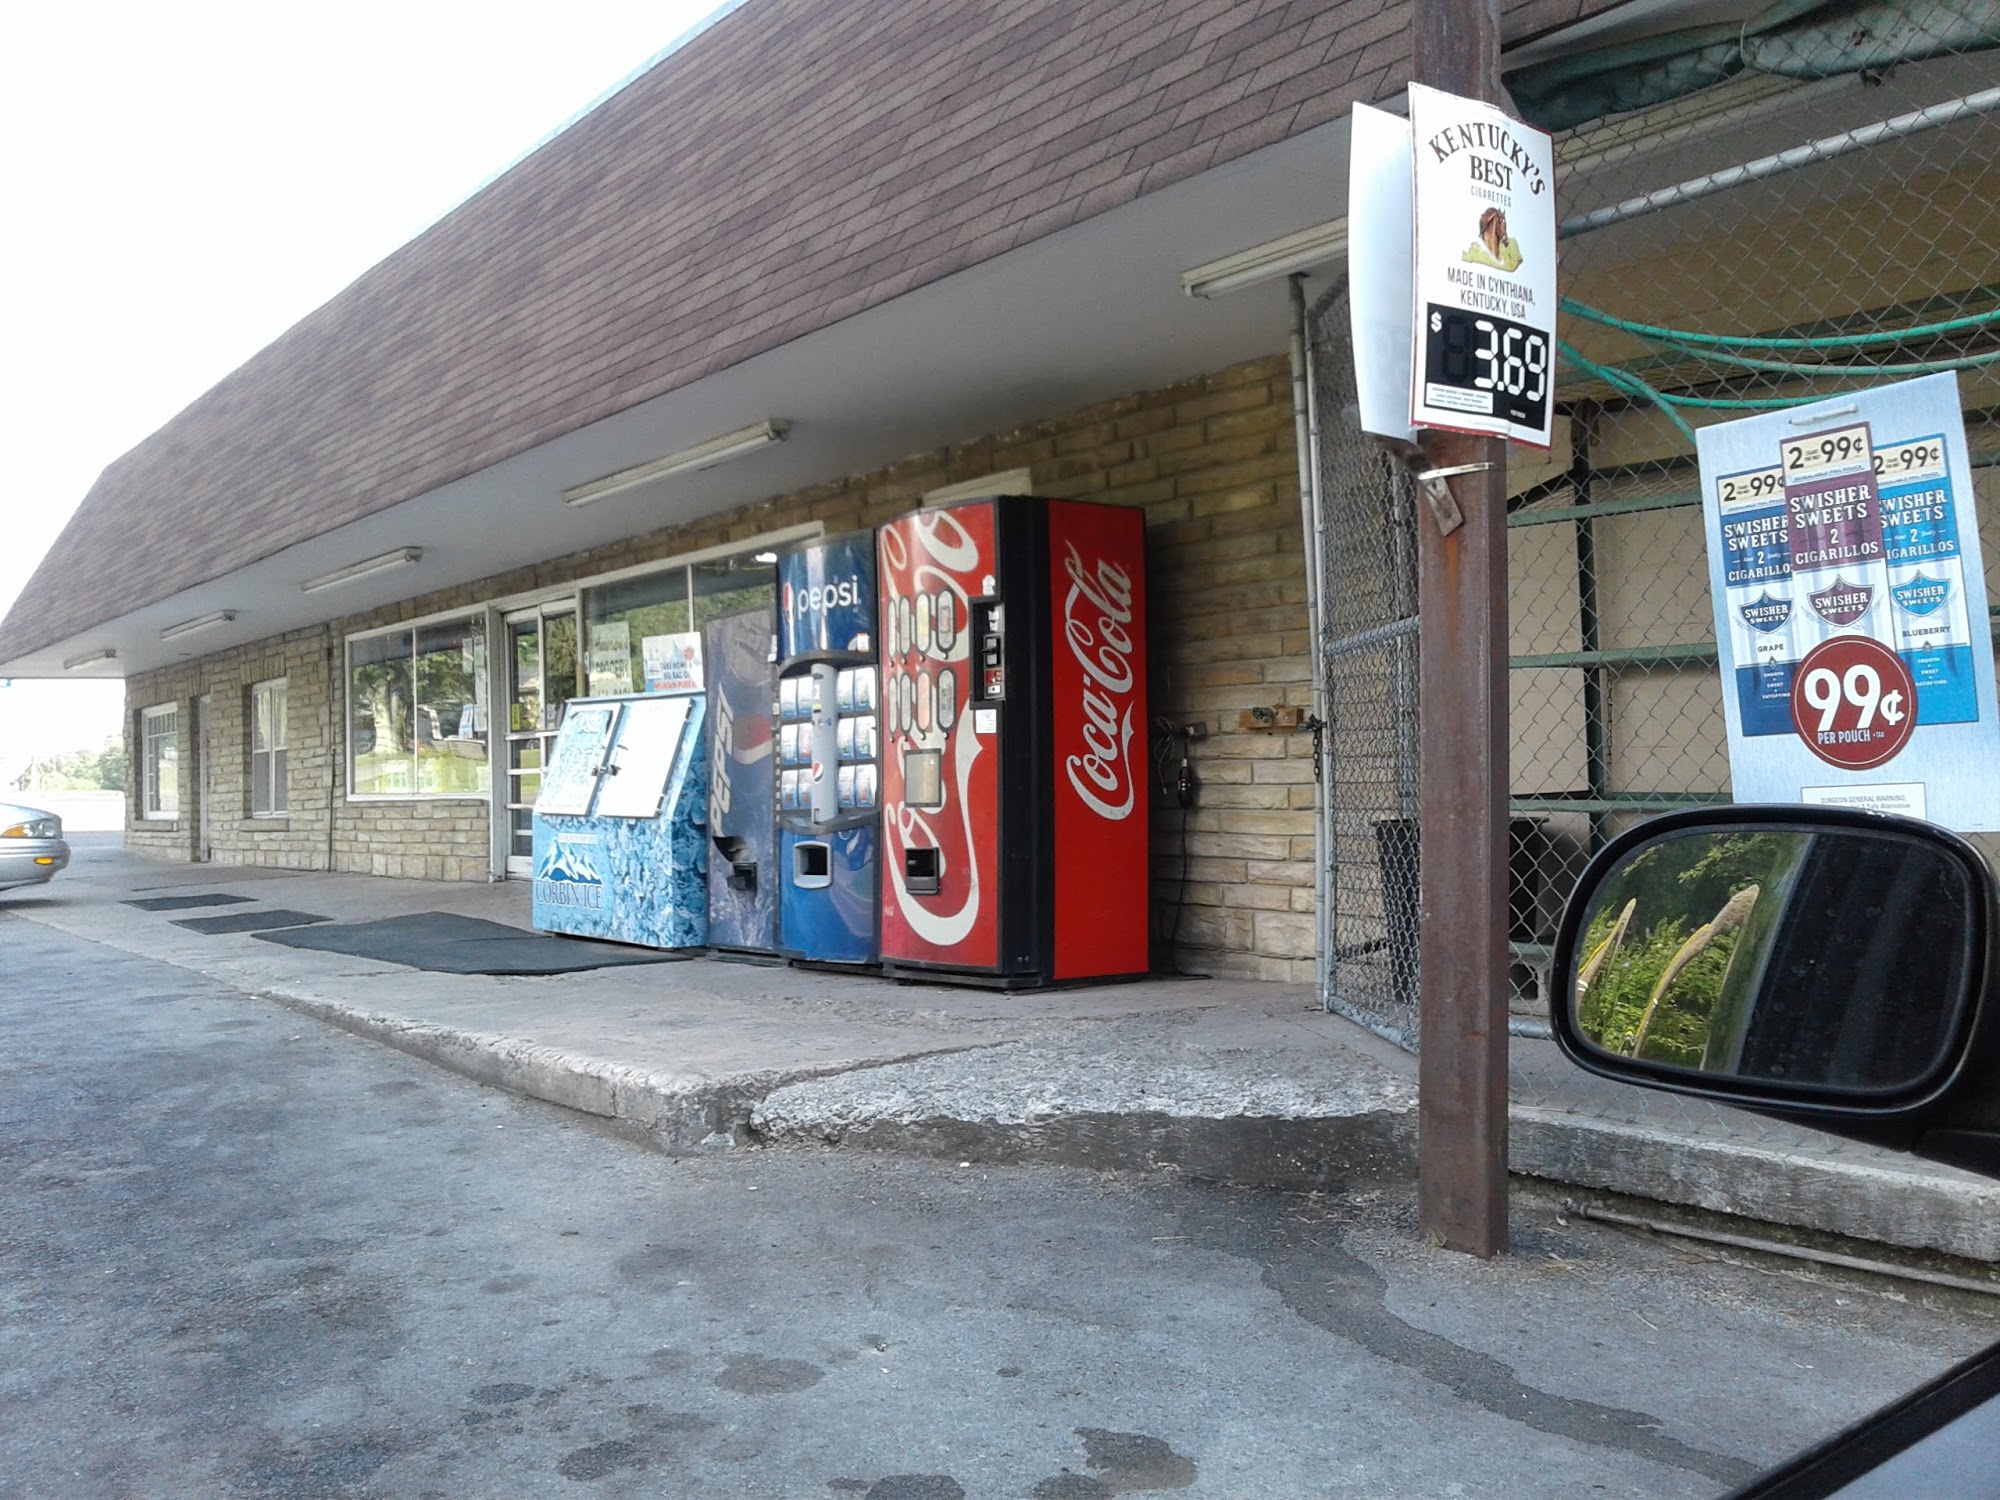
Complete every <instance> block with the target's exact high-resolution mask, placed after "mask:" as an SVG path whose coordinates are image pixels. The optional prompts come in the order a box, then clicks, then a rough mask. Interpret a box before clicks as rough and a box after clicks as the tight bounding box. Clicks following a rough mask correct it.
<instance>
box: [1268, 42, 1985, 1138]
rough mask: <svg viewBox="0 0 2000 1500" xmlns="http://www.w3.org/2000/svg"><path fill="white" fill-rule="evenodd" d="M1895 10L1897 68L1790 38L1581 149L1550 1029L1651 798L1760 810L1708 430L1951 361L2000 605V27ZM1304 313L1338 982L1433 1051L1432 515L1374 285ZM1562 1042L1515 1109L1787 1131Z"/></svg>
mask: <svg viewBox="0 0 2000 1500" xmlns="http://www.w3.org/2000/svg"><path fill="white" fill-rule="evenodd" d="M1877 9H1880V7H1877ZM1897 9H1898V10H1899V24H1900V26H1901V31H1900V32H1899V33H1898V38H1899V39H1891V40H1895V44H1896V46H1897V47H1898V48H1899V49H1900V50H1899V51H1898V52H1897V53H1896V55H1895V56H1894V57H1890V56H1887V55H1886V54H1882V56H1881V57H1879V58H1878V64H1879V65H1871V66H1865V67H1859V68H1847V69H1844V70H1842V71H1838V72H1836V73H1835V74H1834V76H1821V75H1823V74H1824V73H1825V72H1827V71H1828V64H1827V62H1826V58H1825V56H1824V55H1823V51H1822V52H1814V51H1813V50H1811V49H1812V47H1814V46H1819V45H1820V44H1821V42H1823V38H1822V37H1820V36H1819V34H1818V33H1815V34H1814V36H1813V37H1812V38H1809V39H1808V40H1807V41H1800V42H1796V43H1789V42H1787V41H1786V39H1785V38H1783V37H1777V38H1774V39H1769V45H1768V46H1767V47H1766V48H1765V50H1764V52H1763V53H1762V54H1761V55H1760V63H1759V66H1758V67H1756V68H1750V69H1744V70H1740V71H1738V72H1736V73H1735V74H1734V75H1733V76H1730V77H1727V78H1724V79H1723V80H1722V81H1719V82H1716V83H1714V84H1711V85H1710V86H1708V87H1706V88H1703V89H1701V90H1699V91H1698V92H1695V93H1691V94H1688V95H1685V96H1684V97H1680V98H1677V99H1674V100H1673V101H1672V102H1670V103H1665V104H1660V105H1656V106H1653V107H1649V108H1644V109H1639V110H1636V111H1631V112H1628V113H1626V114H1623V115H1619V116H1615V117H1612V118H1610V119H1608V120H1603V119H1600V120H1597V121H1594V122H1592V123H1589V124H1586V125H1582V126H1579V127H1577V128H1574V129H1571V130H1569V131H1567V132H1565V133H1563V134H1561V135H1559V136H1558V140H1557V168H1558V171H1557V181H1558V191H1559V194H1560V203H1561V211H1562V213H1563V215H1564V230H1563V236H1564V238H1563V246H1562V262H1561V286H1562V291H1563V294H1564V298H1565V304H1564V313H1563V317H1562V319H1561V323H1560V327H1559V334H1560V338H1561V341H1562V363H1561V374H1560V380H1559V383H1558V387H1557V398H1558V406H1557V417H1556V422H1555V437H1554V445H1553V447H1552V449H1551V450H1550V452H1549V453H1547V454H1546V455H1543V454H1540V453H1537V452H1535V451H1533V450H1529V449H1524V448H1519V447H1516V448H1515V449H1514V451H1513V455H1512V459H1511V463H1510V468H1509V474H1508V488H1509V500H1508V528H1509V532H1508V536H1509V547H1508V567H1509V580H1510V595H1509V609H1510V622H1511V640H1510V647H1509V649H1510V655H1511V665H1512V672H1511V687H1512V693H1511V729H1512V760H1511V767H1510V775H1511V793H1512V802H1511V808H1512V814H1513V821H1512V846H1513V847H1512V860H1511V866H1512V882H1513V895H1512V903H1511V904H1512V910H1511V911H1510V943H1511V950H1512V956H1513V959H1514V965H1513V973H1512V975H1511V989H1512V995H1511V1000H1512V1004H1513V1008H1514V1010H1515V1012H1516V1014H1517V1015H1518V1016H1519V1017H1520V1019H1521V1022H1522V1023H1523V1024H1522V1025H1521V1026H1520V1027H1519V1028H1518V1030H1519V1031H1521V1032H1525V1033H1532V1032H1533V1031H1534V1030H1535V1029H1536V1027H1535V1020H1536V1018H1539V1017H1540V1016H1542V1015H1544V1014H1545V1013H1546V1012H1545V1006H1546V998H1545V996H1544V994H1543V990H1544V989H1545V986H1546V976H1547V968H1548V962H1549V958H1550V947H1549V944H1550V941H1551V938H1552V934H1553V927H1554V923H1555V919H1556V916H1557V914H1558V913H1559V910H1560V907H1561V904H1562V901H1563V898H1564V897H1565V896H1566V895H1567V893H1568V891H1569V890H1570V889H1571V888H1572V886H1573V885H1574V883H1575V880H1576V877H1577V875H1578V873H1579V871H1580V870H1581V868H1582V865H1583V862H1584V861H1585V860H1586V859H1587V858H1588V857H1589V855H1590V853H1591V852H1592V851H1593V850H1594V849H1595V848H1597V847H1599V846H1600V845H1601V844H1602V843H1603V842H1604V841H1605V840H1606V839H1607V838H1609V837H1610V836H1611V835H1613V834H1615V833H1616V832H1618V831H1619V830H1621V829H1623V828H1625V827H1628V826H1630V825H1631V824H1632V823H1633V822H1635V821H1637V820H1639V819H1642V818H1644V817H1646V816H1648V815H1650V814H1653V813H1657V812H1662V811H1666V810H1669V809H1674V808H1682V807H1694V806H1702V805H1707V804H1714V803H1725V802H1728V801H1729V800H1730V776H1729V763H1728V754H1727V745H1726V740H1725V733H1724V723H1723V710H1722V683H1721V681H1720V678H1719V675H1718V672H1719V669H1718V656H1717V649H1716V640H1715V617H1714V612H1713V607H1712V604H1711V600H1710V597H1709V588H1708V565H1707V558H1706V551H1705V544H1704V540H1703V529H1702V510H1701V494H1700V485H1699V477H1698V472H1697V466H1696V461H1695V444H1694V438H1693V434H1694V430H1695V429H1696V428H1698V427H1700V426H1702V425H1704V424H1706V423H1708V422H1713V421H1722V420H1729V419H1732V418H1736V417H1741V416H1745V415H1748V414H1750V413H1752V412H1755V411H1758V410H1766V409H1773V408H1777V407H1782V406H1786V405H1792V404H1798V403H1802V402H1806V401H1812V400H1820V399H1823V398H1825V397H1827V396H1831V395H1835V394H1838V393H1842V392H1850V391H1855V390H1859V389H1864V388H1866V387H1869V386H1871V385H1875V384H1878V383H1882V382H1886V381H1891V380H1900V379H1905V378H1909V377H1910V376H1913V375H1916V374H1920V373H1928V372H1931V371H1934V370H1946V369H1948V370H1952V371H1954V372H1955V373H1956V375H1957V379H1958V383H1959V391H1960V397H1961V401H1962V404H1963V407H1964V410H1965V414H1966V428H1967V438H1968V441H1969V446H1970V449H1971V452H1972V455H1973V464H1974V474H1975V481H1976V482H1975V486H1974V488H1975V492H1976V493H1975V496H1973V497H1961V498H1960V500H1959V504H1960V506H1961V515H1962V516H1963V515H1964V514H1965V513H1966V511H1968V510H1974V509H1976V513H1977V517H1978V523H1979V527H1980V532H1981V539H1982V544H1983V550H1984V552H1985V561H1986V567H1987V580H1988V590H1989V593H1995V592H1996V591H1995V583H1996V580H2000V573H1996V569H1995V562H1996V559H2000V533H1996V515H2000V181H1996V168H1995V163H1996V162H2000V90H1995V89H1994V88H1993V80H1994V78H1995V76H1996V71H2000V52H1996V51H1993V50H1974V49H1975V48H1976V47H1979V46H1990V45H1991V44H1992V42H1994V41H2000V37H1994V38H1991V39H1984V38H1982V37H1981V36H1979V35H1975V34H1973V33H1969V32H1968V31H1967V30H1966V25H1965V13H1966V8H1965V7H1963V6H1946V5H1939V6H1936V7H1935V8H1934V9H1933V8H1932V7H1926V6H1913V7H1900V8H1897ZM1933 13H1934V14H1935V16H1936V17H1937V20H1936V25H1935V28H1934V30H1933V31H1931V32H1928V33H1927V32H1926V31H1925V22H1926V17H1927V16H1930V15H1932V14H1933ZM1983 24H1985V25H1986V26H1987V27H1988V28H1989V29H1990V28H1991V27H1992V25H1993V22H1992V20H1991V18H1989V19H1988V20H1987V21H1986V22H1985V23H1983ZM1975 29H1976V28H1975ZM1889 45H1890V42H1889V41H1888V40H1883V41H1881V43H1880V46H1878V47H1877V49H1876V50H1877V53H1882V49H1883V48H1886V47H1888V46H1889ZM1788 46H1790V47H1791V48H1792V50H1791V51H1790V52H1788V51H1787V50H1786V48H1787V47H1788ZM1899 59H1909V60H1899ZM1809 143H1818V144H1817V145H1816V146H1814V148H1813V149H1811V150H1804V151H1802V150H1799V149H1798V148H1801V147H1804V146H1807V145H1808V144H1809ZM1781 153H1782V154H1783V155H1782V156H1781ZM1753 163H1754V164H1757V165H1754V166H1749V164H1753ZM1746 166H1748V167H1749V169H1748V170H1745V168H1746ZM1663 189H1670V190H1672V191H1666V192H1663V191H1662V190H1663ZM1307 323H1308V327H1307V334H1308V339H1309V344H1310V351H1311V372H1312V377H1313V403H1314V408H1315V419H1316V425H1317V430H1318V434H1319V441H1318V444H1317V449H1318V451H1317V454H1316V460H1317V467H1318V471H1319V474H1318V478H1319V483H1320V517H1321V520H1320V526H1321V547H1320V555H1321V557H1322V559H1323V566H1322V570H1321V571H1322V578H1321V585H1320V597H1321V600H1322V609H1321V613H1322V626H1321V640H1322V652H1323V656H1324V661H1323V678H1322V691H1323V694H1324V700H1325V717H1326V719H1327V721H1328V728H1327V731H1326V733H1327V736H1328V739H1327V745H1326V757H1325V767H1326V769H1325V779H1326V785H1325V797H1324V803H1325V818H1326V839H1327V845H1326V849H1327V861H1328V869H1329V889H1328V901H1327V903H1326V910H1325V912H1324V914H1323V921H1324V924H1325V952H1326V953H1327V955H1328V959H1327V962H1326V965H1325V994H1324V999H1325V1001H1326V1003H1327V1005H1328V1006H1329V1007H1330V1008H1332V1009H1335V1010H1338V1011H1341V1012H1343V1013H1345V1014H1347V1015H1349V1016H1352V1017H1354V1018H1355V1019H1357V1020H1360V1021H1362V1022H1363V1023H1365V1024H1367V1025H1370V1026H1371V1027H1373V1028H1374V1029H1376V1030H1377V1031H1379V1032H1382V1033H1383V1034H1385V1035H1388V1036H1390V1037H1393V1038H1395V1039H1396V1040H1398V1041H1400V1042H1402V1043H1403V1044H1404V1045H1406V1046H1411V1047H1414V1045H1415V1042H1416V1029H1417V1028H1416V1019H1415V1000H1416V973H1417V967H1418V953H1417V935H1416V902H1415V884H1416V838H1415V819H1416V817H1417V815H1418V813H1419V809H1418V808H1417V807H1416V784H1417V769H1418V765H1419V761H1418V753H1419V749H1420V746H1421V736H1420V734H1419V726H1418V724H1417V717H1416V681H1417V678H1416V645H1417V641H1416V635H1415V632H1414V624H1413V620H1414V616H1415V614H1416V608H1415V572H1414V553H1415V510H1414V507H1413V505H1412V498H1411V485H1410V482H1409V480H1408V479H1407V477H1405V476H1404V475H1403V474H1402V473H1400V472H1399V471H1398V466H1397V465H1396V464H1394V462H1393V461H1392V460H1390V459H1388V458H1387V457H1385V456H1384V455H1383V454H1381V453H1380V452H1379V451H1377V450H1376V449H1375V447H1374V445H1373V444H1372V443H1371V442H1370V441H1369V440H1367V439H1365V438H1363V437H1362V436H1361V434H1360V433H1359V432H1358V431H1357V430H1356V427H1355V423H1354V419H1353V416H1352V414H1351V411H1350V408H1351V407H1352V404H1353V401H1354V396H1353V387H1352V382H1353V375H1352V368H1353V366H1352V358H1351V353H1350V350H1349V348H1348V338H1349V334H1348V312H1347V304H1346V300H1345V293H1344V290H1343V289H1341V288H1336V289H1335V291H1333V292H1332V293H1329V294H1328V295H1327V296H1326V297H1324V298H1322V299H1321V300H1320V302H1319V303H1318V304H1317V305H1315V306H1314V307H1313V308H1312V309H1310V311H1309V313H1308V318H1307ZM1547 1045H1548V1044H1546V1043H1544V1042H1535V1041H1532V1040H1527V1039H1525V1038H1523V1037H1519V1036H1517V1039H1516V1043H1515V1047H1514V1052H1515V1062H1516V1067H1515V1097H1516V1102H1517V1103H1527V1104H1533V1105H1539V1106H1543V1107H1552V1108H1561V1109H1579V1110H1588V1111H1590V1112H1592V1113H1607V1112H1613V1111H1624V1110H1627V1109H1631V1108H1635V1107H1636V1108H1641V1109H1644V1110H1646V1111H1648V1112H1650V1113H1654V1114H1657V1113H1659V1112H1661V1111H1678V1112H1679V1113H1680V1114H1681V1115H1682V1116H1683V1117H1684V1118H1683V1119H1682V1121H1681V1123H1682V1124H1683V1125H1684V1126H1685V1127H1686V1128H1688V1129H1691V1130H1695V1131H1699V1132H1713V1131H1721V1132H1723V1133H1736V1132H1739V1131H1742V1130H1755V1131H1761V1132H1763V1133H1765V1134H1768V1135H1774V1136H1775V1135H1789V1133H1788V1132H1785V1131H1784V1130H1783V1128H1782V1127H1778V1126H1772V1125H1764V1124H1761V1123H1759V1122H1752V1121H1750V1120H1749V1119H1748V1117H1744V1116H1739V1115H1733V1114H1729V1113H1727V1112H1718V1111H1715V1110H1712V1109H1708V1108H1706V1107H1704V1106H1698V1105H1693V1104H1689V1103H1686V1102H1684V1101H1676V1100H1672V1099H1669V1098H1667V1097H1666V1096H1645V1098H1644V1100H1643V1102H1641V1101H1639V1099H1638V1096H1637V1094H1636V1091H1632V1090H1619V1091H1601V1090H1594V1089H1592V1087H1591V1086H1590V1084H1589V1081H1588V1080H1587V1079H1585V1078H1584V1076H1583V1075H1582V1074H1580V1073H1578V1072H1577V1071H1576V1070H1574V1069H1568V1068H1565V1067H1563V1066H1561V1065H1560V1063H1559V1060H1553V1059H1550V1058H1547V1057H1544V1056H1543V1053H1544V1052H1545V1051H1546V1050H1547ZM1627 1095H1632V1096H1634V1097H1633V1098H1632V1099H1627V1098H1626V1097H1625V1096H1627Z"/></svg>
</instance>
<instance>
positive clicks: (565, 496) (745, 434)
mask: <svg viewBox="0 0 2000 1500" xmlns="http://www.w3.org/2000/svg"><path fill="white" fill-rule="evenodd" d="M791 425H792V424H791V423H789V422H777V421H772V422H759V423H757V424H756V425H755V426H754V427H742V428H738V429H737V430H736V431H735V432H725V433H724V434H723V435H722V436H721V437H716V438H710V439H709V440H708V441H707V442H705V443H696V444H695V445H694V446H693V447H692V448H683V449H681V450H680V451H679V452H678V453H669V454H667V455H666V456H665V457H664V458H656V459H653V460H652V461H651V462H649V463H643V464H636V465H634V466H633V467H632V468H629V469H620V470H619V471H618V472H617V473H615V474H606V475H605V476H604V477H603V478H602V479H593V480H590V481H589V482H588V483H585V484H574V485H571V486H570V487H569V488H568V489H566V490H564V491H563V492H562V502H563V504H564V505H588V504H590V502H591V501H593V500H602V499H604V497H605V496H607V495H616V494H619V493H620V492H622V491H624V490H629V489H636V488H637V487H638V486H639V485H642V484H650V483H652V482H653V481H654V480H655V479H665V478H666V477H667V476H668V475H669V474H692V473H694V472H695V471H696V470H698V469H711V468H714V467H715V465H717V464H719V463H726V462H728V461H729V460H730V459H732V458H737V457H740V456H741V455H743V454H745V453H755V452H756V451H757V450H758V449H759V448H764V447H768V446H770V445H771V444H772V443H782V442H783V441H784V440H785V434H786V433H787V432H789V431H790V430H791Z"/></svg>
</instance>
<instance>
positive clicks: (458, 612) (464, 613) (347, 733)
mask: <svg viewBox="0 0 2000 1500" xmlns="http://www.w3.org/2000/svg"><path fill="white" fill-rule="evenodd" d="M490 623H491V622H490V621H489V620H488V619H487V616H486V610H485V608H484V607H483V606H477V607H474V608H471V609H447V610H440V611H438V612H437V613H435V614H428V615H419V616H416V617H415V618H413V619H408V620H398V621H397V622H396V623H395V624H393V625H378V626H376V627H375V628H374V629H372V630H357V631H355V632H354V634H352V635H350V636H348V637H347V643H346V648H345V650H343V651H342V652H341V658H342V664H343V666H344V668H345V670H344V671H343V673H342V675H341V679H340V703H341V710H340V713H341V726H342V728H341V735H340V738H341V743H342V746H343V750H342V755H343V758H344V759H345V760H346V762H347V774H346V778H345V780H346V786H345V791H346V798H347V800H348V801H349V802H394V803H408V802H485V801H487V800H488V799H489V793H488V792H487V791H485V790H481V791H477V792H420V791H418V790H416V788H414V787H412V788H411V789H410V790H409V791H407V792H357V791H355V790H354V704H353V698H352V690H353V687H354V648H355V646H356V645H358V644H359V643H360V642H362V641H372V640H375V639H377V638H378V637H381V636H385V635H401V634H403V633H404V632H406V631H407V632H408V633H409V636H410V642H411V650H412V661H413V662H414V660H415V645H416V638H417V636H418V635H419V634H421V633H422V632H423V631H424V630H426V629H428V628H429V627H431V626H433V625H459V624H462V625H464V626H466V627H467V628H468V629H469V630H476V631H478V632H479V634H481V635H482V636H485V637H486V662H487V668H486V697H487V703H486V714H487V721H488V724H489V726H490V725H491V722H492V715H493V704H492V698H493V689H494V683H493V665H492V664H493V638H492V634H491V631H490V629H489V626H490ZM413 727H414V726H413ZM486 758H487V762H488V764H489V765H490V764H491V763H492V759H493V737H492V735H491V734H490V733H489V734H488V735H487V738H486Z"/></svg>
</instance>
